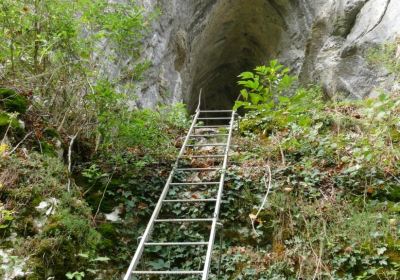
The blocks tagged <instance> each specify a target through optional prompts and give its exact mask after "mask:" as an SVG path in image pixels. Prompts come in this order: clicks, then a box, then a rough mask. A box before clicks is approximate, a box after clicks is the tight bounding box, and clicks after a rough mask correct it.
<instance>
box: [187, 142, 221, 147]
mask: <svg viewBox="0 0 400 280" xmlns="http://www.w3.org/2000/svg"><path fill="white" fill-rule="evenodd" d="M186 147H226V144H223V143H216V144H213V143H209V144H192V145H187V146H186Z"/></svg>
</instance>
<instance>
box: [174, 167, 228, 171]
mask: <svg viewBox="0 0 400 280" xmlns="http://www.w3.org/2000/svg"><path fill="white" fill-rule="evenodd" d="M217 170H222V168H219V167H207V168H177V169H176V171H217Z"/></svg>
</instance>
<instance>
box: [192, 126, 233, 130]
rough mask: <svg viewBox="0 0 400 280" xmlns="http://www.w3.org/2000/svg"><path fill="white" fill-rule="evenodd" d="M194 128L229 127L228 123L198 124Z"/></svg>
mask: <svg viewBox="0 0 400 280" xmlns="http://www.w3.org/2000/svg"><path fill="white" fill-rule="evenodd" d="M194 128H227V129H228V128H229V126H228V125H196V126H195V127H194Z"/></svg>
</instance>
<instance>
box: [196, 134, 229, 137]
mask: <svg viewBox="0 0 400 280" xmlns="http://www.w3.org/2000/svg"><path fill="white" fill-rule="evenodd" d="M228 135H229V134H203V135H201V134H193V135H190V137H217V136H228Z"/></svg>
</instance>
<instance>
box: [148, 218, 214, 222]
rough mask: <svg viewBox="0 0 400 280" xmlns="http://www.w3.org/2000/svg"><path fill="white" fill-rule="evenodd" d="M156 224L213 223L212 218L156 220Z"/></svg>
mask: <svg viewBox="0 0 400 280" xmlns="http://www.w3.org/2000/svg"><path fill="white" fill-rule="evenodd" d="M154 221H155V222H156V223H182V222H212V221H213V219H212V218H198V219H156V220H154Z"/></svg>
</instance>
